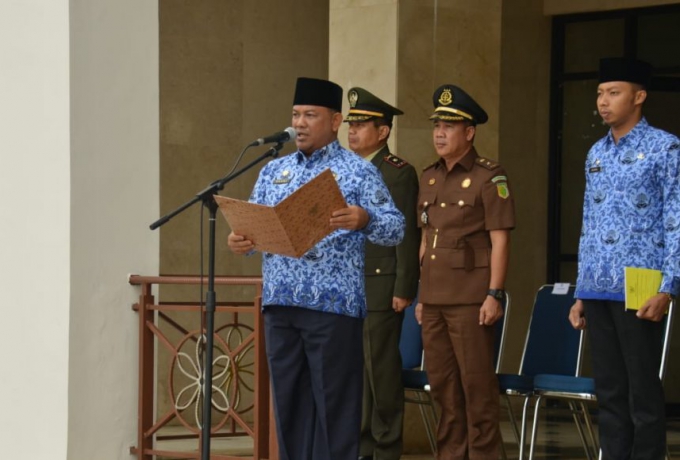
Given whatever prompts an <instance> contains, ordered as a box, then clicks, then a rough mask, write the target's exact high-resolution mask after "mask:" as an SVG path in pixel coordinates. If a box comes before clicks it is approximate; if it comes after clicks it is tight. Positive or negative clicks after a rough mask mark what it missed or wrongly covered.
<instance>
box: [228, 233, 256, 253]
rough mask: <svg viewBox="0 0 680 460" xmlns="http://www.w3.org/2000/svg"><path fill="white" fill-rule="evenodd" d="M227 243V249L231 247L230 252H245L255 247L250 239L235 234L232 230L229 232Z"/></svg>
mask: <svg viewBox="0 0 680 460" xmlns="http://www.w3.org/2000/svg"><path fill="white" fill-rule="evenodd" d="M227 245H229V249H231V252H233V253H234V254H247V253H249V252H250V251H252V250H253V249H255V245H254V244H253V242H252V241H250V240H247V239H245V237H244V236H242V235H237V234H235V233H234V232H231V233H230V234H229V237H228V238H227Z"/></svg>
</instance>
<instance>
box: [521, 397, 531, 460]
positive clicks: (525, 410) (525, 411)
mask: <svg viewBox="0 0 680 460" xmlns="http://www.w3.org/2000/svg"><path fill="white" fill-rule="evenodd" d="M531 397H532V395H526V396H525V397H524V407H522V426H521V433H520V436H519V460H524V448H525V447H526V444H527V421H528V420H529V419H528V415H529V404H530V403H531Z"/></svg>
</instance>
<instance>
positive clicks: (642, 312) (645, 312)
mask: <svg viewBox="0 0 680 460" xmlns="http://www.w3.org/2000/svg"><path fill="white" fill-rule="evenodd" d="M669 305H670V299H669V298H668V296H667V295H666V294H657V295H655V296H653V297H650V298H649V299H647V302H645V303H644V304H643V305H642V307H640V309H639V310H638V312H637V317H638V318H640V319H646V320H648V321H655V322H659V321H661V320H662V319H663V317H664V315H665V314H666V312H667V311H668V306H669Z"/></svg>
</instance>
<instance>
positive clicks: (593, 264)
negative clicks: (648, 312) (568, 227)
mask: <svg viewBox="0 0 680 460" xmlns="http://www.w3.org/2000/svg"><path fill="white" fill-rule="evenodd" d="M679 154H680V150H678V138H677V137H675V136H673V135H672V134H669V133H667V132H665V131H662V130H660V129H656V128H653V127H651V126H649V124H648V123H647V121H646V120H645V119H644V118H643V119H642V120H640V122H639V123H638V124H637V125H636V126H635V127H634V128H633V129H632V130H631V131H630V132H629V133H628V134H626V135H625V136H623V137H621V138H620V139H619V142H618V144H616V143H614V138H613V137H612V134H611V131H610V132H609V134H608V135H607V136H605V137H604V138H602V139H600V140H599V141H598V142H596V143H595V145H593V147H592V148H591V149H590V152H588V157H587V159H586V165H585V174H586V191H585V196H584V201H583V226H582V229H581V239H580V243H579V264H578V279H577V283H576V293H575V297H576V298H579V299H600V300H615V301H623V300H624V298H625V295H624V267H627V266H629V267H644V268H653V269H657V270H661V271H662V272H663V279H662V282H661V287H660V288H659V291H660V292H670V293H672V294H675V295H677V294H678V290H679V289H680V231H679V228H680V182H679V180H680V177H679V161H680V159H679Z"/></svg>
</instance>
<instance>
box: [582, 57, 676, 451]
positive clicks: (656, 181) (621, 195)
mask: <svg viewBox="0 0 680 460" xmlns="http://www.w3.org/2000/svg"><path fill="white" fill-rule="evenodd" d="M650 76H651V66H650V65H649V64H647V63H645V62H642V61H638V60H632V59H624V58H610V59H603V60H602V61H601V62H600V85H599V86H598V91H597V109H598V111H599V113H600V116H601V117H602V119H603V120H604V122H605V123H606V124H607V125H609V127H610V128H611V129H610V131H609V133H608V134H607V136H605V137H604V138H602V139H600V140H599V141H598V142H597V143H595V145H594V146H593V147H592V148H591V149H590V152H589V153H588V157H587V159H586V165H585V174H586V191H585V198H584V204H583V227H582V230H581V241H580V245H579V264H578V280H577V283H576V298H577V300H576V303H575V304H574V306H573V307H572V309H571V313H570V315H569V319H570V321H571V323H572V325H573V326H574V327H575V328H577V329H582V328H584V327H586V324H587V328H588V337H589V340H590V343H591V351H592V361H593V375H594V377H595V390H596V394H597V400H598V403H599V407H600V412H599V418H598V420H599V433H600V444H601V446H602V452H603V456H604V458H605V459H608V460H619V459H640V460H643V459H644V460H656V459H663V458H664V456H665V446H666V422H665V400H664V392H663V387H662V384H661V381H660V380H659V365H660V362H661V348H662V341H663V323H662V322H661V320H662V319H663V318H664V314H665V312H666V310H667V308H668V305H669V303H670V302H671V300H672V298H673V297H674V296H675V295H677V294H678V290H680V230H679V227H680V182H679V176H678V174H679V171H680V170H679V160H680V150H679V149H678V146H679V141H678V138H677V137H676V136H674V135H672V134H669V133H667V132H665V131H662V130H660V129H656V128H653V127H651V126H650V125H649V124H648V123H647V120H646V119H645V118H644V117H643V116H642V106H643V104H644V102H645V99H646V98H647V91H646V87H647V85H648V83H649V80H650ZM624 267H645V268H652V269H657V270H660V271H661V272H662V276H663V278H662V281H661V285H660V287H659V289H658V293H657V294H656V295H653V296H651V297H650V298H649V299H648V300H647V301H646V302H645V303H644V304H643V305H642V307H641V308H640V310H639V311H637V312H636V311H633V310H628V311H626V310H625V307H624ZM584 315H585V316H584Z"/></svg>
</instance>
